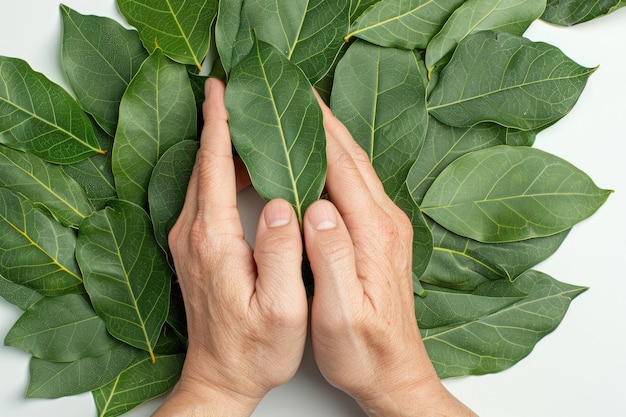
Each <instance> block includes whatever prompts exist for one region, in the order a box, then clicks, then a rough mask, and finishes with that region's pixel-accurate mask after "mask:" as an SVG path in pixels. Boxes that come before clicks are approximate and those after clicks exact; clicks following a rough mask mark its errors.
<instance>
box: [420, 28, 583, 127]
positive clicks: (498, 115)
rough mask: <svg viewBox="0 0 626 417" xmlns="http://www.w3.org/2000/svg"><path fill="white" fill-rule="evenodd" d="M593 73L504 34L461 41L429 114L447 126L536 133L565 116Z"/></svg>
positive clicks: (478, 35)
mask: <svg viewBox="0 0 626 417" xmlns="http://www.w3.org/2000/svg"><path fill="white" fill-rule="evenodd" d="M593 71H594V69H590V68H585V67H582V66H580V65H578V64H577V63H575V62H574V61H572V60H571V59H569V58H568V57H567V56H565V55H564V54H563V52H561V51H560V50H559V49H558V48H556V47H554V46H552V45H549V44H546V43H542V42H532V41H530V40H528V39H525V38H522V37H519V36H516V35H511V34H507V33H494V32H489V31H484V32H478V33H475V34H472V35H470V36H468V37H466V38H465V40H464V41H462V42H461V43H460V44H459V46H458V47H457V49H456V52H455V54H454V55H453V56H452V59H451V60H450V63H449V64H448V65H447V66H446V67H445V68H444V70H443V71H442V73H441V76H440V78H439V81H438V83H437V85H436V87H435V88H434V90H433V91H432V93H431V95H430V99H429V103H428V108H429V111H430V113H431V114H432V115H434V116H435V117H436V118H437V119H439V120H440V121H441V122H443V123H445V124H448V125H450V126H458V127H464V126H472V125H474V124H476V123H480V122H487V121H492V122H496V123H499V124H501V125H503V126H506V127H511V128H515V129H521V130H534V129H539V128H541V127H543V126H546V125H549V124H551V123H553V122H555V121H556V120H558V119H560V118H561V117H563V116H565V115H566V114H567V113H568V112H569V111H570V110H571V108H572V107H573V106H574V104H575V103H576V101H577V100H578V97H579V96H580V94H581V93H582V91H583V88H584V87H585V84H586V83H587V79H588V78H589V76H590V75H591V74H592V73H593Z"/></svg>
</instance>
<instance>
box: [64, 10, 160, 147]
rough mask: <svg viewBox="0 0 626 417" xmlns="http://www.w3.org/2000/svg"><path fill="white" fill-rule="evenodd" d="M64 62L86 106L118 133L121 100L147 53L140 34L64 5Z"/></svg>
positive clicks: (79, 99) (111, 133)
mask: <svg viewBox="0 0 626 417" xmlns="http://www.w3.org/2000/svg"><path fill="white" fill-rule="evenodd" d="M61 16H62V18H63V39H62V44H61V63H62V65H63V70H64V71H65V74H66V75H67V78H68V80H69V83H70V85H71V87H72V90H73V91H74V93H75V94H76V97H77V98H78V101H79V102H80V103H81V105H82V107H83V109H85V111H86V112H88V113H89V114H91V115H92V116H93V117H94V119H95V120H96V121H97V122H98V124H99V125H100V126H101V127H102V128H103V129H104V131H105V132H107V133H108V134H109V135H111V136H113V135H115V129H116V127H117V119H118V109H119V102H120V100H121V98H122V95H123V94H124V91H126V88H127V87H128V84H129V83H130V81H131V79H132V78H133V77H134V75H135V73H136V72H137V71H138V70H139V67H140V66H141V63H142V62H143V61H144V60H145V59H146V58H147V57H148V53H147V52H146V50H145V49H144V47H143V45H142V44H141V41H140V40H139V35H138V34H137V32H136V31H134V30H128V29H125V28H124V27H123V26H122V25H120V24H119V23H118V22H116V21H115V20H113V19H109V18H106V17H99V16H84V15H82V14H80V13H77V12H76V11H74V10H72V9H70V8H69V7H67V6H65V5H61Z"/></svg>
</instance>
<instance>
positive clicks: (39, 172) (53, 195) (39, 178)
mask: <svg viewBox="0 0 626 417" xmlns="http://www.w3.org/2000/svg"><path fill="white" fill-rule="evenodd" d="M0 186H2V187H5V188H8V189H10V190H13V191H15V192H19V193H21V194H22V195H24V196H25V197H26V198H28V199H29V200H31V201H32V202H35V203H36V204H38V205H42V206H44V207H46V209H48V210H49V211H50V213H52V214H53V215H54V217H55V218H57V219H58V220H59V221H60V222H61V223H62V224H64V225H65V226H72V227H78V225H79V224H80V222H81V221H82V220H83V219H84V218H85V217H87V216H89V215H90V214H91V213H92V212H93V211H94V207H93V206H92V204H91V202H90V201H89V199H88V198H87V194H85V190H84V189H83V188H82V187H81V186H80V185H78V183H77V182H76V181H74V179H72V178H71V177H70V176H69V175H67V174H66V173H65V171H64V170H63V168H62V167H61V166H60V165H53V164H50V163H48V162H45V161H44V160H42V159H41V158H39V157H38V156H36V155H33V154H30V153H26V152H20V151H16V150H14V149H11V148H8V147H6V146H4V145H2V144H0Z"/></svg>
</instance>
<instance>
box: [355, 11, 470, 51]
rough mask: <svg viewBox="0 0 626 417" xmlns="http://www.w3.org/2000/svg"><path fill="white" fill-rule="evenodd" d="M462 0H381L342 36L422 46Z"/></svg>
mask: <svg viewBox="0 0 626 417" xmlns="http://www.w3.org/2000/svg"><path fill="white" fill-rule="evenodd" d="M463 1H464V0H402V1H397V0H381V1H379V2H378V3H376V4H374V5H373V6H372V7H370V8H369V9H367V10H365V11H364V12H363V14H361V16H360V17H359V18H358V19H357V20H356V22H354V24H353V25H352V27H350V33H349V34H348V35H347V36H346V39H349V38H351V37H353V36H354V37H357V38H360V39H363V40H366V41H368V42H371V43H373V44H375V45H380V46H387V47H392V48H403V49H409V50H412V49H425V48H426V46H427V45H428V42H429V41H430V40H431V39H432V37H433V36H435V34H436V33H437V32H439V30H440V29H441V27H442V26H443V25H444V23H445V22H446V20H447V19H448V18H449V17H450V15H451V14H452V12H453V11H454V10H455V9H456V8H457V7H459V6H460V5H461V4H463Z"/></svg>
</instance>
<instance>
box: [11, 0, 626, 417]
mask: <svg viewBox="0 0 626 417" xmlns="http://www.w3.org/2000/svg"><path fill="white" fill-rule="evenodd" d="M64 4H66V5H67V6H69V7H71V8H73V9H75V10H77V11H78V12H80V13H82V14H95V15H100V16H111V17H118V18H119V15H118V14H117V10H116V8H115V2H114V0H98V1H95V0H65V1H64ZM58 6H59V3H58V2H56V1H52V0H19V1H16V0H0V55H5V56H12V57H19V58H22V59H25V60H26V61H28V62H29V63H30V64H31V66H32V67H33V68H34V69H35V70H37V71H40V72H43V73H44V74H46V75H47V76H48V77H49V78H51V79H52V80H53V81H55V82H57V83H60V84H62V85H66V83H65V80H64V78H63V75H62V72H61V70H60V64H59V44H60V43H59V42H60V33H61V30H60V29H61V23H60V13H59V8H58ZM527 36H528V37H530V38H531V39H533V40H542V41H546V42H548V43H551V44H553V45H556V46H559V47H560V48H561V49H562V50H563V51H564V52H565V53H566V54H567V55H568V56H570V57H571V58H572V59H574V60H575V61H577V62H578V63H580V64H582V65H584V66H588V67H594V66H597V65H599V69H598V70H597V71H596V72H595V74H593V75H592V77H591V79H590V80H589V83H588V86H587V88H586V90H585V92H584V93H583V95H582V97H581V99H580V101H579V103H578V104H577V105H576V107H575V108H574V110H573V111H572V112H571V113H570V114H569V115H568V116H567V117H566V118H564V119H563V120H562V121H560V122H559V123H558V124H557V125H555V126H553V127H551V128H550V129H548V130H547V131H545V132H543V133H542V134H541V135H540V136H539V138H538V140H537V143H536V146H537V147H539V148H542V149H544V150H547V151H549V152H551V153H554V154H556V155H558V156H560V157H562V158H564V159H566V160H568V161H570V162H571V163H573V164H574V165H576V166H578V167H579V168H581V169H582V170H583V171H585V172H586V173H588V174H589V175H590V176H591V177H592V178H593V179H594V181H595V182H596V183H597V184H598V185H599V186H600V187H603V188H609V189H613V190H615V193H614V194H613V195H611V197H610V198H609V201H608V202H607V203H606V204H605V205H604V206H603V207H602V208H601V209H600V210H599V211H598V212H597V213H596V214H595V215H594V216H593V217H592V218H590V219H589V220H586V221H585V222H583V223H581V224H580V225H578V226H576V227H575V228H574V230H573V231H572V233H570V235H569V237H568V238H567V239H566V241H565V243H564V244H563V246H562V247H561V248H560V250H559V251H558V252H557V254H555V255H554V256H553V257H552V258H551V259H549V260H548V261H546V262H545V263H544V264H542V265H541V266H540V267H539V268H538V269H540V270H542V271H544V272H547V273H549V274H551V275H552V276H554V277H555V278H557V279H560V280H562V281H565V282H569V283H572V284H577V285H582V286H589V287H591V288H590V290H589V291H587V292H586V293H584V294H582V295H581V296H580V297H579V298H578V299H576V300H575V301H574V302H573V303H572V306H571V308H570V310H569V312H568V314H567V315H566V317H565V320H564V321H563V323H562V324H561V326H560V327H559V328H558V329H557V330H556V331H555V332H554V333H552V334H551V335H549V336H548V337H546V338H545V339H544V340H543V341H541V342H540V343H539V345H538V346H537V347H536V349H535V350H534V351H533V352H532V353H531V355H530V356H529V357H528V358H526V359H525V360H523V361H522V362H521V363H519V364H518V365H516V366H515V367H513V368H512V369H510V370H507V371H505V372H502V373H499V374H496V375H488V376H481V377H470V378H459V379H455V380H447V381H446V382H445V383H446V385H447V387H448V388H449V389H450V390H451V391H452V392H453V393H454V394H455V395H457V396H458V397H459V398H461V400H463V401H464V402H465V403H466V404H468V405H469V406H470V407H471V408H473V409H474V410H475V411H476V412H477V413H478V414H479V415H480V416H482V417H500V416H507V417H518V416H527V417H548V416H549V417H558V416H568V417H590V416H603V417H612V416H626V398H625V394H626V389H625V388H626V384H625V383H624V372H625V371H626V352H625V347H626V345H625V343H624V342H625V341H626V336H624V333H625V331H626V325H625V324H624V320H625V319H626V302H624V295H625V294H626V279H625V277H624V272H623V266H622V263H621V257H622V256H626V253H625V252H626V251H625V249H626V243H625V242H626V220H625V216H624V213H625V211H624V208H625V207H626V168H625V164H624V162H623V159H624V158H626V153H625V152H624V151H625V150H626V146H625V145H624V140H625V136H626V135H625V134H624V122H625V121H626V79H625V77H626V71H624V69H625V68H626V46H625V45H626V9H623V10H620V11H618V12H616V13H615V14H613V15H610V16H607V17H603V18H601V19H599V20H596V21H593V22H589V23H585V24H582V25H580V26H577V27H574V28H559V27H552V26H549V25H547V24H544V23H540V22H537V23H535V24H533V26H532V27H531V28H530V30H529V32H528V33H527ZM241 200H242V202H243V203H244V205H245V206H246V208H245V209H244V211H245V214H244V217H245V219H246V223H248V224H249V225H250V226H253V223H254V220H253V219H255V216H256V214H255V213H256V212H257V211H258V210H259V208H260V206H261V202H260V201H259V199H258V198H257V197H256V196H255V195H254V194H253V193H251V192H248V193H246V194H245V195H243V196H242V197H241ZM19 314H20V311H19V310H18V309H16V308H15V307H13V306H11V305H9V304H8V303H6V302H4V301H2V300H0V337H2V338H3V337H4V335H6V333H7V331H8V330H9V328H10V327H11V325H12V324H13V323H14V322H15V320H16V319H17V318H18V317H19ZM28 359H29V357H28V355H26V354H24V353H22V352H20V351H18V350H16V349H14V348H8V347H0V416H1V417H9V416H10V417H33V416H40V415H47V416H49V417H57V416H58V417H61V416H63V417H78V416H80V417H85V416H95V415H96V413H95V411H94V407H93V404H92V399H91V396H90V395H89V394H85V395H81V396H77V397H72V398H63V399H59V400H24V399H23V395H24V392H25V389H26V385H27V380H28V377H27V373H28V372H27V371H28ZM158 404H159V400H156V401H153V402H151V403H148V404H146V405H144V406H142V407H139V408H137V409H136V410H134V411H133V412H131V413H129V414H128V415H129V416H131V417H133V416H134V417H140V416H144V417H145V416H149V415H150V413H151V412H152V410H154V409H155V408H156V407H157V406H158ZM293 415H298V416H301V417H308V416H311V417H313V416H315V417H319V416H330V417H332V416H348V417H350V416H353V417H356V416H361V417H362V416H363V413H362V412H361V411H360V410H359V409H358V407H356V406H355V404H354V403H353V402H352V400H351V399H350V398H348V397H346V396H345V395H343V394H342V393H341V392H338V391H336V390H334V389H332V388H331V387H329V386H328V385H327V384H326V383H325V382H324V380H323V378H322V377H321V376H320V375H319V372H318V371H317V368H316V367H315V363H314V361H313V359H312V356H311V353H310V350H309V349H307V352H306V355H305V359H304V361H303V364H302V367H301V369H300V371H299V372H298V374H297V375H296V377H295V378H294V379H293V380H292V381H291V382H290V383H288V384H286V385H285V386H283V387H280V388H278V389H276V390H274V391H273V392H271V393H270V394H269V395H268V396H267V397H266V398H265V400H264V401H263V402H262V403H261V405H260V406H259V408H258V409H257V411H256V412H255V413H254V416H257V417H261V416H272V417H280V416H293Z"/></svg>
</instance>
